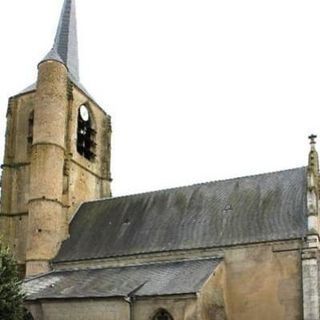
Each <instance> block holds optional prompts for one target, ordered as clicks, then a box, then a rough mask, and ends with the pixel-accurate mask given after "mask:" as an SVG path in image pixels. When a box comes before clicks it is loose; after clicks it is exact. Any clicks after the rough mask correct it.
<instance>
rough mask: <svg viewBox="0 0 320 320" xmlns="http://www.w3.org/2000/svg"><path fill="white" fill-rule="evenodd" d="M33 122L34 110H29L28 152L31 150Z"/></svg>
mask: <svg viewBox="0 0 320 320" xmlns="http://www.w3.org/2000/svg"><path fill="white" fill-rule="evenodd" d="M33 123H34V111H31V112H30V114H29V119H28V137H27V139H28V152H29V153H30V152H31V147H32V143H33Z"/></svg>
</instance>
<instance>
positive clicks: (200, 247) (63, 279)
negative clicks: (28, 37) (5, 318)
mask: <svg viewBox="0 0 320 320" xmlns="http://www.w3.org/2000/svg"><path fill="white" fill-rule="evenodd" d="M97 72H99V70H97ZM111 133H112V126H111V117H110V116H109V115H108V114H107V113H106V112H105V111H104V109H103V108H102V107H101V106H99V105H98V104H97V103H96V101H95V99H94V98H93V97H92V96H91V95H90V94H89V93H88V92H87V90H86V89H85V88H84V87H83V85H82V84H81V82H80V79H79V61H78V43H77V25H76V10H75V0H64V4H63V8H62V13H61V17H60V21H59V24H58V29H57V33H56V37H55V39H54V44H53V47H52V49H51V50H50V51H49V53H48V54H47V55H46V56H45V57H44V58H43V59H42V60H41V61H40V63H39V65H38V78H37V82H36V83H35V84H33V85H31V86H29V87H28V88H26V89H25V90H23V91H22V92H19V93H18V94H16V95H15V96H13V97H11V98H10V99H9V103H8V109H7V130H6V136H5V139H6V140H5V142H6V143H5V155H4V161H3V165H2V170H3V171H2V179H1V183H2V194H1V210H0V234H1V237H2V239H3V240H4V241H5V243H6V244H7V245H8V246H9V247H10V249H11V251H12V252H13V254H14V256H15V259H16V260H17V263H18V266H19V270H20V272H21V274H23V275H24V282H23V290H24V291H25V293H26V299H25V305H26V308H27V309H28V311H29V312H30V314H31V316H32V318H33V319H35V320H88V319H90V320H257V319H259V320H301V319H304V320H319V319H320V304H319V297H320V287H319V275H320V273H319V263H320V260H319V233H320V222H319V192H320V191H319V187H320V180H319V161H318V154H317V151H316V147H315V145H316V137H315V136H314V135H312V136H310V146H311V147H310V153H309V157H308V159H307V156H306V163H307V165H306V166H305V167H300V168H294V169H288V170H285V171H279V172H272V173H265V174H260V175H255V176H247V177H241V178H234V179H229V180H220V181H213V182H208V183H202V184H194V185H191V186H185V187H177V188H173V189H167V190H161V191H154V192H148V193H144V194H137V195H128V196H121V197H112V194H111V182H112V179H111V173H110V159H111ZM0 318H1V315H0Z"/></svg>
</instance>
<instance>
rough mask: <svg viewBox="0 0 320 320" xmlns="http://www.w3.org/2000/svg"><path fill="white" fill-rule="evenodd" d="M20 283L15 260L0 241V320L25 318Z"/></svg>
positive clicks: (20, 319)
mask: <svg viewBox="0 0 320 320" xmlns="http://www.w3.org/2000/svg"><path fill="white" fill-rule="evenodd" d="M21 283H22V282H21V280H20V279H19V275H18V271H17V265H16V262H15V260H14V259H13V257H12V255H11V254H10V252H9V249H8V248H7V247H5V246H4V245H3V244H1V242H0V320H23V319H26V318H25V317H26V311H25V309H24V307H23V299H24V294H23V293H22V290H21Z"/></svg>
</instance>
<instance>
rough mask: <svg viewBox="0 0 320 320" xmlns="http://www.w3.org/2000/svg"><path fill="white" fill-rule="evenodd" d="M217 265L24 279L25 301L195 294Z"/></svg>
mask: <svg viewBox="0 0 320 320" xmlns="http://www.w3.org/2000/svg"><path fill="white" fill-rule="evenodd" d="M219 263H220V260H219V259H208V260H193V261H183V262H166V263H156V264H147V265H138V266H130V267H117V268H104V269H86V270H71V271H54V272H52V273H49V274H46V275H44V276H41V277H38V278H35V279H31V280H26V281H25V282H24V290H25V291H26V292H27V300H37V299H65V298H93V297H121V296H122V297H126V296H132V295H134V296H136V297H141V296H157V295H173V294H187V293H196V292H198V291H199V290H200V289H201V287H202V286H203V284H204V282H205V281H206V280H207V279H208V277H209V276H210V274H211V273H212V272H213V271H214V270H215V268H216V267H217V266H218V264H219Z"/></svg>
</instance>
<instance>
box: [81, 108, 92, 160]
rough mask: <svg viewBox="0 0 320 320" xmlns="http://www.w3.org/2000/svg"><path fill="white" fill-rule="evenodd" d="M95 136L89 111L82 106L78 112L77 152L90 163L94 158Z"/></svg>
mask: <svg viewBox="0 0 320 320" xmlns="http://www.w3.org/2000/svg"><path fill="white" fill-rule="evenodd" d="M95 135H96V131H95V130H94V129H93V128H92V118H91V114H90V111H89V109H88V107H87V106H86V105H82V106H81V107H80V108H79V111H78V132H77V150H78V153H79V154H81V155H82V156H83V157H85V158H86V159H88V160H91V161H93V160H94V159H95V157H96V155H95V147H96V143H95Z"/></svg>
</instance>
